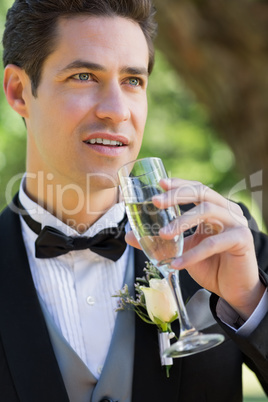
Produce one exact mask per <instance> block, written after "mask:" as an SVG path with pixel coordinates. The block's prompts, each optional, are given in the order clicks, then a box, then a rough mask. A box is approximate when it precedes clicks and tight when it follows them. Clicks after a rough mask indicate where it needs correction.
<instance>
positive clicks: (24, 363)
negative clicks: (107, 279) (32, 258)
mask: <svg viewBox="0 0 268 402" xmlns="http://www.w3.org/2000/svg"><path fill="white" fill-rule="evenodd" d="M0 227H2V228H4V231H2V232H1V233H0V253H1V269H0V333H1V337H2V342H3V346H4V349H5V353H6V358H7V362H8V365H9V368H10V371H11V374H12V378H13V381H14V384H15V388H16V391H17V393H18V396H19V399H20V401H22V402H36V401H37V400H38V401H40V402H41V401H44V402H45V401H46V402H47V401H50V400H51V401H52V400H57V402H67V401H68V397H67V394H66V391H65V388H64V384H63V381H62V377H61V374H60V371H59V368H58V364H57V361H56V359H55V355H54V352H53V349H52V346H51V342H50V339H49V335H48V332H47V327H46V324H45V321H44V318H43V314H42V311H41V308H40V305H39V302H38V298H37V295H36V291H35V288H34V284H33V281H32V277H31V273H30V268H29V265H28V259H27V255H26V250H25V247H24V243H23V239H22V235H21V227H20V219H19V215H18V214H17V213H15V212H13V211H11V209H10V208H6V210H5V211H4V212H3V213H2V215H1V216H0ZM29 378H30V379H31V386H30V387H29Z"/></svg>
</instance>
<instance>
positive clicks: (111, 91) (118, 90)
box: [96, 83, 130, 124]
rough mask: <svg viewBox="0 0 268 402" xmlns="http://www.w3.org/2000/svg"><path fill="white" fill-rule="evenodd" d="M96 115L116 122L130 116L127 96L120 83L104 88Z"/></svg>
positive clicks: (125, 119)
mask: <svg viewBox="0 0 268 402" xmlns="http://www.w3.org/2000/svg"><path fill="white" fill-rule="evenodd" d="M96 115H97V117H98V118H99V119H104V120H110V121H112V122H113V123H115V124H118V123H121V122H123V121H127V120H128V119H129V118H130V109H129V105H128V101H127V97H126V95H125V94H124V91H123V89H122V87H121V85H120V84H119V83H113V84H110V85H109V86H107V87H105V88H103V90H102V92H101V96H100V100H99V102H98V104H97V106H96Z"/></svg>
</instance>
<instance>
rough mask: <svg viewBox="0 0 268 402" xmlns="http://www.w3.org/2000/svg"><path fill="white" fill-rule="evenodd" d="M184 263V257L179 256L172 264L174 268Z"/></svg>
mask: <svg viewBox="0 0 268 402" xmlns="http://www.w3.org/2000/svg"><path fill="white" fill-rule="evenodd" d="M182 264H183V257H178V258H176V260H174V261H172V263H171V266H172V267H174V268H180V267H181V266H182Z"/></svg>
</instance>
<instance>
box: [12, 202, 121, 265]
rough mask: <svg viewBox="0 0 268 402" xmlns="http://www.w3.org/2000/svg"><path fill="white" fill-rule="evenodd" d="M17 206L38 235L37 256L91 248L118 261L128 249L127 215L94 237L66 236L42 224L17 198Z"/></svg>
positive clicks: (53, 255)
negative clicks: (126, 234) (116, 224)
mask: <svg viewBox="0 0 268 402" xmlns="http://www.w3.org/2000/svg"><path fill="white" fill-rule="evenodd" d="M16 203H17V206H18V207H19V208H20V209H21V210H22V214H21V216H22V218H23V219H24V221H25V222H26V223H27V225H28V226H29V227H30V229H32V230H33V232H35V233H36V234H38V237H37V239H36V241H35V256H36V258H53V257H58V256H59V255H63V254H67V253H68V252H69V251H73V250H85V249H87V248H89V249H90V250H91V251H93V252H94V253H96V254H98V255H101V256H102V257H105V258H108V259H110V260H113V261H117V260H118V259H119V258H120V257H121V256H122V254H123V253H124V251H125V249H126V242H125V224H126V222H127V216H126V215H125V216H124V218H123V219H122V221H121V222H120V223H119V224H118V226H116V227H112V228H106V229H103V230H101V231H100V232H99V233H97V234H96V235H95V236H93V237H86V236H79V237H72V236H66V235H65V234H64V233H62V232H61V231H59V230H57V229H55V228H53V227H51V226H45V227H44V228H43V229H42V226H41V224H40V223H39V222H36V221H35V220H34V219H32V218H31V216H30V215H29V214H28V213H27V212H26V210H25V208H24V207H23V206H22V204H21V203H20V201H19V199H18V198H17V200H16Z"/></svg>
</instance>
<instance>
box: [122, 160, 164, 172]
mask: <svg viewBox="0 0 268 402" xmlns="http://www.w3.org/2000/svg"><path fill="white" fill-rule="evenodd" d="M149 159H151V160H157V161H159V162H161V163H162V165H163V166H164V164H163V161H162V159H161V158H158V157H157V156H145V157H144V158H139V159H133V160H132V161H129V162H127V163H125V164H124V165H122V166H121V167H120V168H119V170H118V172H117V174H118V176H120V172H121V171H123V169H125V168H126V167H127V166H128V165H131V164H133V165H134V163H139V162H142V161H145V160H149ZM142 176H143V175H142ZM124 177H125V176H124Z"/></svg>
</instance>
